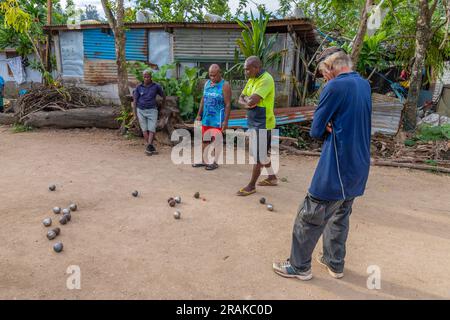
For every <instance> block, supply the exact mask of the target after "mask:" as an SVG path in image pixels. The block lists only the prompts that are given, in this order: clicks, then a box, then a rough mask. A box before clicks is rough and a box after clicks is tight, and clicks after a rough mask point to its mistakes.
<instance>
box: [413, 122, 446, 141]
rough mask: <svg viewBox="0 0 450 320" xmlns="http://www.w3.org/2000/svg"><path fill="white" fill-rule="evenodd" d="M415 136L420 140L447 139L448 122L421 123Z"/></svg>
mask: <svg viewBox="0 0 450 320" xmlns="http://www.w3.org/2000/svg"><path fill="white" fill-rule="evenodd" d="M416 138H417V139H418V140H422V141H437V140H449V139H450V124H443V125H441V126H431V125H427V124H424V125H421V126H420V127H419V130H418V134H417V135H416Z"/></svg>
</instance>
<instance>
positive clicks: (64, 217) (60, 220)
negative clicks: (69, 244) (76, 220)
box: [59, 215, 67, 224]
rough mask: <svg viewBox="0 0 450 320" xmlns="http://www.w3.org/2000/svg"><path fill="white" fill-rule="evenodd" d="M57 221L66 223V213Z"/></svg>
mask: <svg viewBox="0 0 450 320" xmlns="http://www.w3.org/2000/svg"><path fill="white" fill-rule="evenodd" d="M59 223H61V224H66V223H67V216H66V215H63V216H62V217H61V219H59Z"/></svg>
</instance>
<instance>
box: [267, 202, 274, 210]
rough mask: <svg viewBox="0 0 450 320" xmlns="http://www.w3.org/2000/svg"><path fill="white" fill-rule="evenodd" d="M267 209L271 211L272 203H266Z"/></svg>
mask: <svg viewBox="0 0 450 320" xmlns="http://www.w3.org/2000/svg"><path fill="white" fill-rule="evenodd" d="M267 210H269V211H273V205H272V204H270V203H268V204H267Z"/></svg>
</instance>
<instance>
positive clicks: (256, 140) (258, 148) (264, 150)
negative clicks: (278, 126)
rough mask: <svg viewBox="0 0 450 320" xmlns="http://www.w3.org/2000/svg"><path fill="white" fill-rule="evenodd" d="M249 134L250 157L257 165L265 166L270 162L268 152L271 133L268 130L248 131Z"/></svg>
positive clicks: (251, 129)
mask: <svg viewBox="0 0 450 320" xmlns="http://www.w3.org/2000/svg"><path fill="white" fill-rule="evenodd" d="M249 133H250V144H249V147H250V155H251V156H252V157H253V159H255V161H256V162H257V163H260V164H267V163H269V162H270V157H269V152H270V148H271V143H272V131H271V130H268V129H253V128H250V129H249Z"/></svg>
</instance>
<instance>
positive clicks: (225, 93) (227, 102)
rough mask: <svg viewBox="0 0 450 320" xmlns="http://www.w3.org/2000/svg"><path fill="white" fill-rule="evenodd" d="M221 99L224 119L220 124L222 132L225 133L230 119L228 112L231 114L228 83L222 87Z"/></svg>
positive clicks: (230, 93)
mask: <svg viewBox="0 0 450 320" xmlns="http://www.w3.org/2000/svg"><path fill="white" fill-rule="evenodd" d="M222 90H223V99H224V102H225V119H224V120H223V123H222V131H225V130H226V129H227V127H228V119H229V118H230V112H231V96H232V92H231V86H230V84H229V83H228V82H225V83H224V85H223V88H222Z"/></svg>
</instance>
